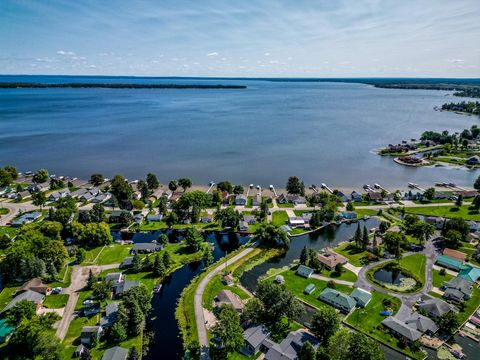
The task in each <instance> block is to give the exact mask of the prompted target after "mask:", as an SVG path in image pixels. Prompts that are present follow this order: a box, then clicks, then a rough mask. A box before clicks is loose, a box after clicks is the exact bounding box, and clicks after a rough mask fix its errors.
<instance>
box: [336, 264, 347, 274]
mask: <svg viewBox="0 0 480 360" xmlns="http://www.w3.org/2000/svg"><path fill="white" fill-rule="evenodd" d="M344 272H345V268H344V266H343V264H342V263H338V264H337V265H335V273H337V274H342V273H344Z"/></svg>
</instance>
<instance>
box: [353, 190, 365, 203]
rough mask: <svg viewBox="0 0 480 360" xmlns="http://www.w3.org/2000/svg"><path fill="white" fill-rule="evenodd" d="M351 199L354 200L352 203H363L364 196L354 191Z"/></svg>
mask: <svg viewBox="0 0 480 360" xmlns="http://www.w3.org/2000/svg"><path fill="white" fill-rule="evenodd" d="M350 198H351V199H352V201H358V202H360V201H363V195H362V194H360V193H357V192H356V191H352V193H351V194H350Z"/></svg>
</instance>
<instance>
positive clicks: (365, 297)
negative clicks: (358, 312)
mask: <svg viewBox="0 0 480 360" xmlns="http://www.w3.org/2000/svg"><path fill="white" fill-rule="evenodd" d="M350 296H351V297H352V298H354V299H355V301H356V302H357V305H358V306H360V307H363V308H364V307H365V306H367V304H368V303H369V302H370V300H371V299H372V293H370V292H369V291H367V290H364V289H361V288H355V289H354V290H353V291H352V293H351V294H350Z"/></svg>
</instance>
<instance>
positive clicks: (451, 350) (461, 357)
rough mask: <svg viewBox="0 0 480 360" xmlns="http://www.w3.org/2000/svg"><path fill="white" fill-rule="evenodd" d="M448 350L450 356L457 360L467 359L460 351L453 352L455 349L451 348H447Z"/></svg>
mask: <svg viewBox="0 0 480 360" xmlns="http://www.w3.org/2000/svg"><path fill="white" fill-rule="evenodd" d="M449 350H450V354H452V355H453V356H455V357H456V358H457V359H465V358H466V357H467V355H465V354H464V353H463V352H461V351H458V350H455V349H452V348H449Z"/></svg>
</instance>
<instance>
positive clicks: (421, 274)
mask: <svg viewBox="0 0 480 360" xmlns="http://www.w3.org/2000/svg"><path fill="white" fill-rule="evenodd" d="M426 262H427V258H426V257H425V255H423V254H412V255H409V256H405V257H403V258H401V259H400V266H401V267H402V268H404V269H406V270H408V271H411V272H412V273H413V274H414V275H415V276H417V277H418V278H419V279H420V280H422V283H425V264H426Z"/></svg>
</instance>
